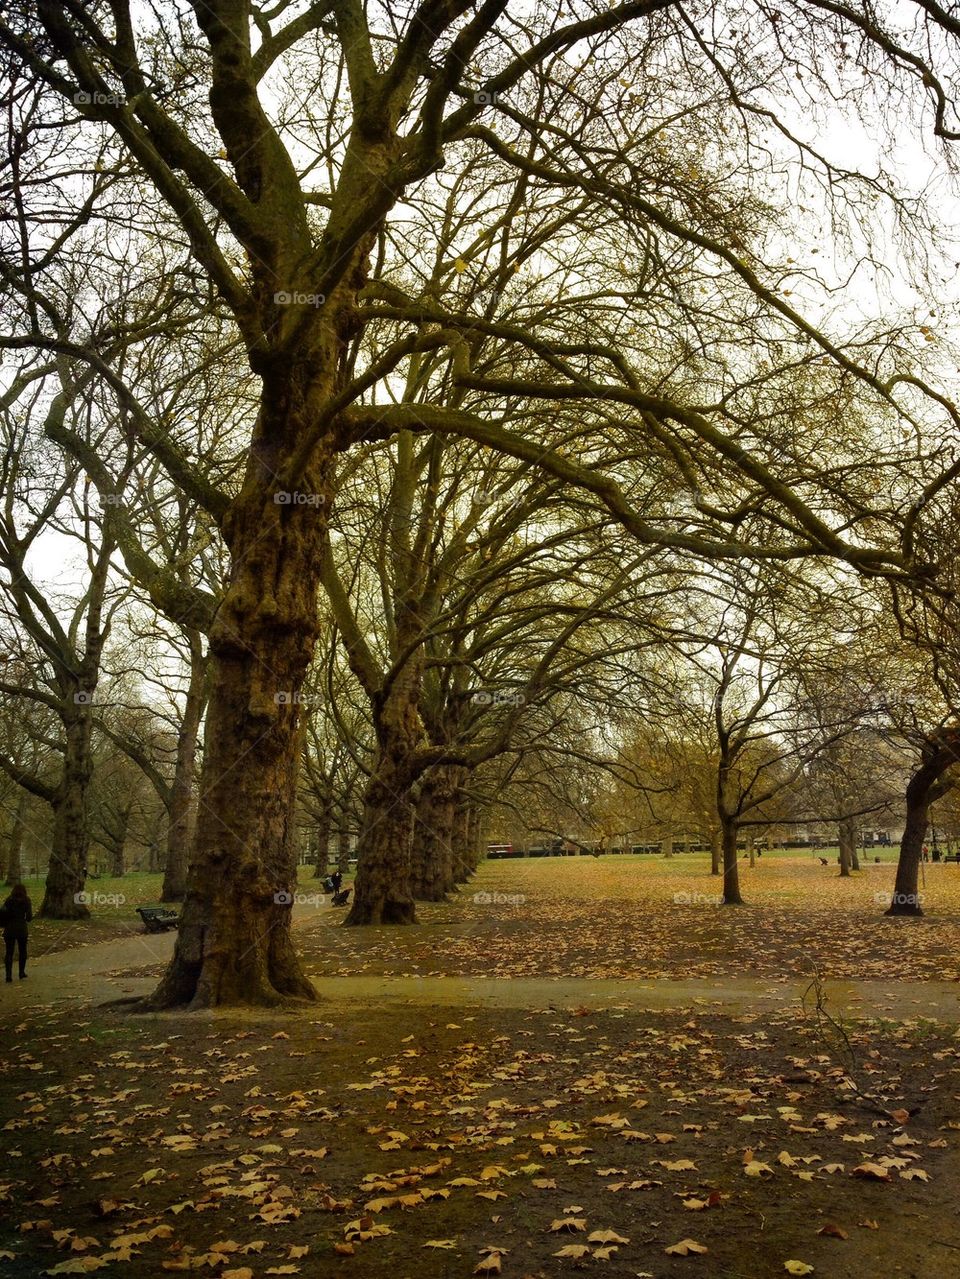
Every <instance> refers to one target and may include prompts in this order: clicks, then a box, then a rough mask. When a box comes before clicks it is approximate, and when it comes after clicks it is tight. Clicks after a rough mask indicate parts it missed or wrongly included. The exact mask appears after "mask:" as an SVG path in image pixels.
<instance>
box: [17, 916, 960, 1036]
mask: <svg viewBox="0 0 960 1279" xmlns="http://www.w3.org/2000/svg"><path fill="white" fill-rule="evenodd" d="M294 924H295V927H296V928H297V930H298V932H313V931H314V930H316V929H318V928H319V927H321V926H322V920H321V918H320V917H318V916H317V914H316V913H315V912H311V913H305V914H304V916H302V917H300V918H295V920H294ZM173 943H174V934H173V933H162V934H150V933H144V932H142V931H131V935H130V936H129V937H126V938H123V939H122V940H112V941H106V942H99V943H97V944H95V945H90V946H84V947H78V948H75V949H72V950H66V951H61V952H59V953H55V954H49V955H41V956H39V957H37V958H36V959H33V960H31V963H30V965H29V976H28V979H27V980H26V981H25V982H19V981H17V980H16V979H14V982H13V983H12V984H11V985H9V986H6V987H5V988H4V1003H5V1004H6V1006H7V1007H11V1006H12V1007H21V1006H23V1005H24V1004H26V1003H34V1004H36V1003H47V1002H49V1001H50V1000H53V999H57V1000H59V999H69V1000H77V1001H80V1002H83V1003H94V1004H97V1003H103V1002H105V1001H107V1000H111V999H120V998H123V997H127V996H137V995H144V994H147V993H148V992H149V991H150V990H151V989H152V988H153V986H154V985H155V984H156V976H155V970H156V969H157V968H158V967H159V966H161V965H163V964H165V963H166V962H167V960H168V959H169V958H170V956H171V954H172V953H173ZM145 970H149V972H146V973H145ZM316 980H317V987H318V990H319V991H320V994H321V997H322V999H324V1000H325V1001H330V1002H333V1003H337V1004H363V1003H384V1002H387V1003H391V1004H398V1003H408V1004H413V1005H416V1006H424V1005H437V1006H447V1007H458V1006H465V1005H470V1006H478V1007H491V1008H498V1007H499V1008H549V1007H556V1008H577V1007H589V1008H610V1007H614V1006H618V1005H619V1006H623V1007H625V1008H631V1009H643V1008H646V1009H651V1010H653V1009H670V1008H686V1007H691V1008H696V1009H698V1010H700V1011H708V1010H709V1011H715V1012H724V1011H725V1012H731V1013H738V1012H745V1011H762V1010H764V1009H774V1008H779V1007H783V1006H785V1005H788V1004H795V1003H796V1002H797V1001H798V1000H799V999H801V998H802V995H803V992H804V989H805V987H806V984H807V983H806V980H804V979H801V980H798V979H796V978H795V977H789V978H787V977H785V978H783V979H781V980H779V981H770V980H769V979H765V978H748V977H741V978H729V977H716V978H697V979H688V980H668V979H661V978H658V979H650V980H644V981H636V980H628V979H624V980H620V979H617V980H613V979H603V978H596V979H593V978H556V979H551V978H543V977H529V978H524V977H513V978H509V979H507V978H473V977H436V976H431V977H383V976H372V975H371V976H338V977H333V978H330V977H319V976H318V977H317V979H316ZM827 991H828V994H829V998H830V1001H831V1004H830V1006H831V1009H832V1010H833V1011H834V1012H840V1011H842V1012H843V1013H844V1015H846V1016H849V1017H851V1018H855V1019H867V1018H884V1017H885V1018H891V1019H893V1020H897V1021H903V1020H907V1019H909V1018H916V1017H927V1018H933V1019H936V1020H939V1021H944V1022H948V1023H950V1024H960V984H958V983H957V982H943V981H940V982H938V981H926V982H919V981H909V982H906V981H905V982H894V981H889V982H886V981H828V982H827Z"/></svg>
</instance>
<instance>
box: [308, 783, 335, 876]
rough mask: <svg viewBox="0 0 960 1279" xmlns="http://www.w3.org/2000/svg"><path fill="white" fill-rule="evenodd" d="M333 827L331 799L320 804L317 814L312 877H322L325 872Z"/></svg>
mask: <svg viewBox="0 0 960 1279" xmlns="http://www.w3.org/2000/svg"><path fill="white" fill-rule="evenodd" d="M332 828H333V801H332V798H331V799H330V801H329V802H326V803H324V804H323V805H322V807H321V809H320V812H319V813H318V815H317V830H316V838H317V852H316V856H315V857H314V859H313V877H314V879H322V878H323V876H324V875H326V873H327V863H328V862H329V860H330V831H331V830H332Z"/></svg>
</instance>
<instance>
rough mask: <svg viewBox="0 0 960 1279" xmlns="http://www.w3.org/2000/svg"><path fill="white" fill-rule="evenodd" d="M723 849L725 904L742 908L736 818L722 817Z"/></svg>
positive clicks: (721, 836)
mask: <svg viewBox="0 0 960 1279" xmlns="http://www.w3.org/2000/svg"><path fill="white" fill-rule="evenodd" d="M721 822H722V826H721V835H720V839H721V848H722V852H723V904H724V906H742V905H743V898H742V897H741V896H740V865H739V862H738V861H737V834H738V826H737V820H736V818H735V817H727V816H721Z"/></svg>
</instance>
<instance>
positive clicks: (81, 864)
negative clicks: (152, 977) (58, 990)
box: [39, 692, 93, 919]
mask: <svg viewBox="0 0 960 1279" xmlns="http://www.w3.org/2000/svg"><path fill="white" fill-rule="evenodd" d="M81 695H83V696H90V693H89V692H84V693H82V694H81ZM70 696H71V700H72V698H73V694H70ZM64 720H65V728H66V737H65V744H64V755H63V772H62V774H61V778H60V785H59V787H58V788H57V797H56V799H55V800H54V803H53V841H52V845H51V848H50V862H49V866H48V868H47V879H46V885H45V891H44V894H43V902H42V903H41V906H40V912H39V913H40V914H41V915H43V916H45V917H46V918H48V919H86V918H87V917H88V916H89V914H90V911H89V910H88V909H87V906H86V904H85V903H84V901H83V897H84V885H85V884H86V880H87V857H88V854H89V848H90V833H89V828H88V820H87V796H88V791H89V787H90V778H91V776H92V772H93V764H92V759H91V753H90V740H91V727H92V722H91V721H92V716H91V709H90V705H89V703H79V704H78V703H73V705H71V706H69V708H68V710H67V711H66V714H65V716H64Z"/></svg>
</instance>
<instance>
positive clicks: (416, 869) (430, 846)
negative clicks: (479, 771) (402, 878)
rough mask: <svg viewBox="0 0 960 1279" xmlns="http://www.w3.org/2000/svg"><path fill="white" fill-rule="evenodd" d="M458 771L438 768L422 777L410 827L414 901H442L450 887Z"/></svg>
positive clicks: (452, 878)
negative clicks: (411, 829)
mask: <svg viewBox="0 0 960 1279" xmlns="http://www.w3.org/2000/svg"><path fill="white" fill-rule="evenodd" d="M459 771H460V770H458V769H455V768H453V767H451V766H450V765H440V766H438V767H436V768H432V769H430V771H429V772H428V773H427V774H426V775H425V776H424V778H423V780H422V782H421V786H420V797H419V799H418V801H417V807H416V814H415V818H414V827H413V845H412V870H411V891H412V893H413V896H414V897H415V898H416V900H417V901H426V902H438V901H443V900H444V899H445V898H446V896H447V894H448V893H449V892H450V891H451V890H452V889H453V887H454V877H453V830H454V819H455V815H456V804H457V792H458V777H457V773H458V772H459Z"/></svg>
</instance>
